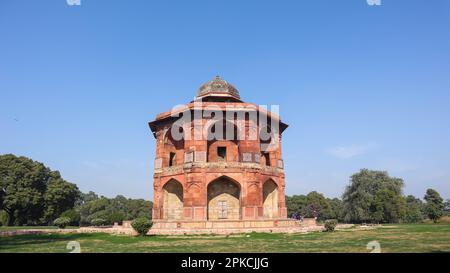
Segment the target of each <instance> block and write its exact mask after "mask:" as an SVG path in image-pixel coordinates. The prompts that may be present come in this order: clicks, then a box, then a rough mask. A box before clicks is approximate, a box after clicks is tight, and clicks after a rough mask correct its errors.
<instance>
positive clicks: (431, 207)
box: [424, 189, 444, 223]
mask: <svg viewBox="0 0 450 273" xmlns="http://www.w3.org/2000/svg"><path fill="white" fill-rule="evenodd" d="M424 199H425V201H426V204H425V212H426V214H427V215H428V218H430V219H431V220H433V222H435V223H436V222H437V221H438V220H439V218H441V217H442V215H443V214H444V200H443V199H442V197H441V195H440V194H439V193H438V192H437V191H435V190H433V189H428V190H427V192H426V194H425V197H424Z"/></svg>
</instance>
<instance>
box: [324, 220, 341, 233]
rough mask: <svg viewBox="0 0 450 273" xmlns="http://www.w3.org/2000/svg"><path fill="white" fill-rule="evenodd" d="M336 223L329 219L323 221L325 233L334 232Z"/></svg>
mask: <svg viewBox="0 0 450 273" xmlns="http://www.w3.org/2000/svg"><path fill="white" fill-rule="evenodd" d="M337 223H338V221H337V220H336V219H329V220H326V221H325V231H329V232H331V231H334V229H335V228H336V226H337Z"/></svg>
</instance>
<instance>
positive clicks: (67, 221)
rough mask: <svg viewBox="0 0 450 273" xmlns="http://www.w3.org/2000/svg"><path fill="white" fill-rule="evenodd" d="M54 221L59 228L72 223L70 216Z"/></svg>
mask: <svg viewBox="0 0 450 273" xmlns="http://www.w3.org/2000/svg"><path fill="white" fill-rule="evenodd" d="M53 223H54V224H55V225H56V226H58V227H59V228H65V227H66V226H68V225H69V224H70V218H68V217H60V218H56V219H55V221H54V222H53Z"/></svg>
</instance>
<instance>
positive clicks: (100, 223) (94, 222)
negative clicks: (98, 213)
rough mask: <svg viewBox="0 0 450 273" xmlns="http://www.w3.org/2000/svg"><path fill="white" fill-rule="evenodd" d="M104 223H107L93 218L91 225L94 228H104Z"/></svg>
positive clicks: (101, 219)
mask: <svg viewBox="0 0 450 273" xmlns="http://www.w3.org/2000/svg"><path fill="white" fill-rule="evenodd" d="M106 222H107V221H106V220H105V219H103V218H95V219H92V221H91V224H92V225H94V226H104V225H106Z"/></svg>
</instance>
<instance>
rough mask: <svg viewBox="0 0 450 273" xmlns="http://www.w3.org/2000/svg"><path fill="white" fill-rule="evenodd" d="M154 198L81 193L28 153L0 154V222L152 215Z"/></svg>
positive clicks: (86, 221)
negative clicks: (151, 200) (28, 155)
mask: <svg viewBox="0 0 450 273" xmlns="http://www.w3.org/2000/svg"><path fill="white" fill-rule="evenodd" d="M152 206H153V204H152V202H150V201H146V200H144V199H129V198H126V197H124V196H122V195H118V196H116V197H114V198H107V197H104V196H98V195H97V194H95V193H94V192H89V193H86V194H84V193H82V192H81V191H80V190H79V189H78V187H77V186H76V185H75V184H73V183H70V182H68V181H66V180H64V179H63V178H62V177H61V175H60V173H59V172H58V171H52V170H50V168H48V167H46V166H45V165H44V164H42V163H40V162H37V161H34V160H32V159H29V158H26V157H17V156H15V155H12V154H6V155H0V225H9V226H12V225H15V226H21V225H53V224H54V223H53V222H54V220H55V219H57V218H59V217H67V218H69V219H70V224H71V225H75V226H78V225H92V224H96V225H111V224H112V223H114V222H119V223H120V222H122V221H124V220H133V219H136V218H138V217H146V218H148V219H150V217H151V209H152Z"/></svg>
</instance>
